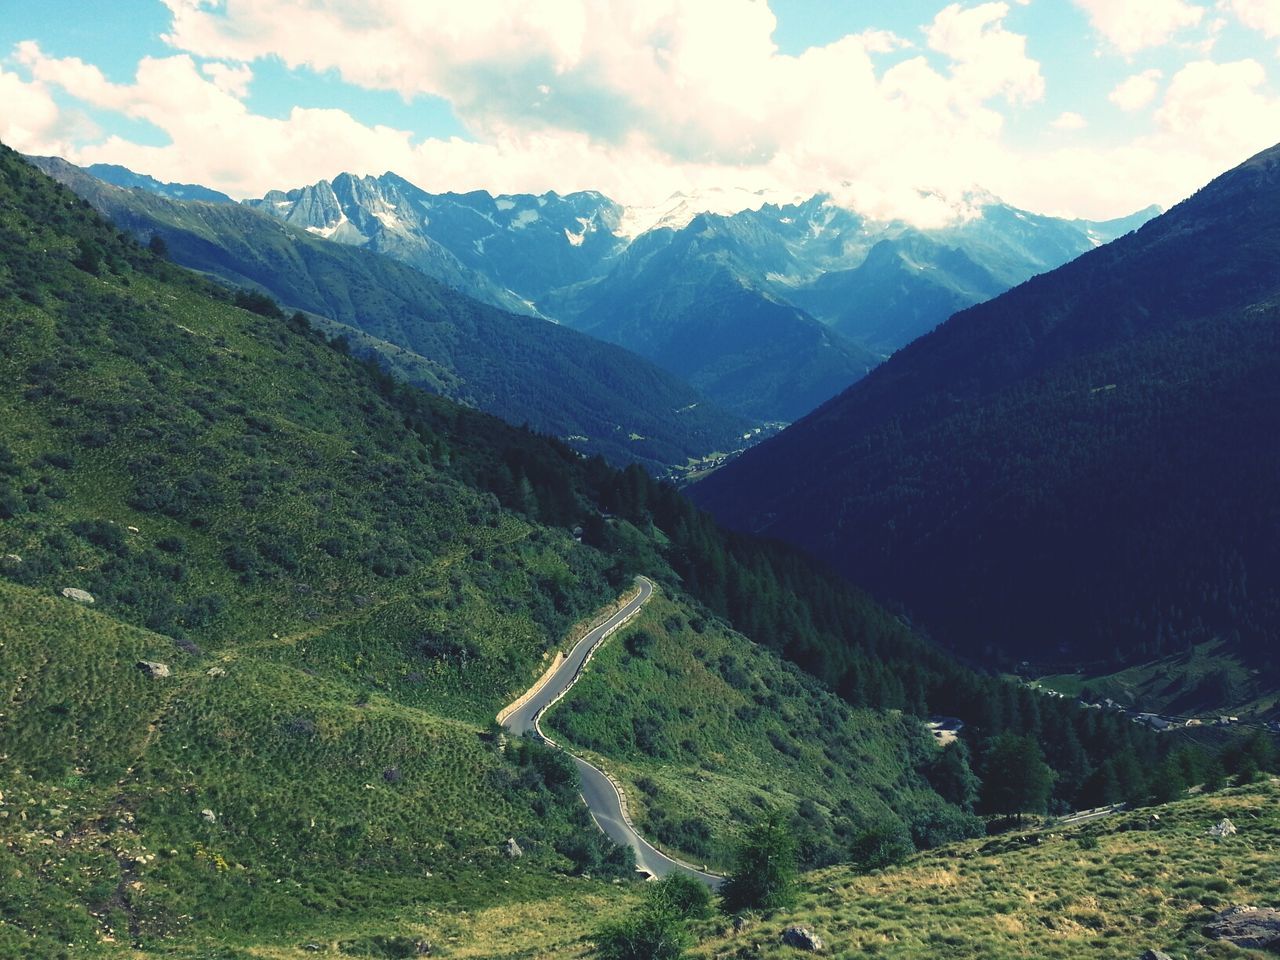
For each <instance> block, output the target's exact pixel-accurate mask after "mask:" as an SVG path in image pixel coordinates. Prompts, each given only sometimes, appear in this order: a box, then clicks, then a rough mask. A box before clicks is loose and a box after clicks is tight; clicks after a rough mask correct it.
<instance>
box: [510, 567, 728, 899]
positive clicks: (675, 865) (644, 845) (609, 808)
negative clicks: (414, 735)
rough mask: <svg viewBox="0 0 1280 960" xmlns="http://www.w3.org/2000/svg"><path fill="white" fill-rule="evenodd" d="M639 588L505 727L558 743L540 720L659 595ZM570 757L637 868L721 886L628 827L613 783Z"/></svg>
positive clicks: (587, 795) (586, 792)
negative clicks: (622, 628)
mask: <svg viewBox="0 0 1280 960" xmlns="http://www.w3.org/2000/svg"><path fill="white" fill-rule="evenodd" d="M636 586H637V587H639V589H640V592H639V594H638V595H637V596H636V597H635V598H633V599H632V600H631V601H630V602H629V603H627V605H626V606H624V607H623V608H622V609H621V610H619V611H618V612H617V613H616V614H614V615H613V616H612V617H610V618H609V619H608V620H607V621H605V622H604V623H602V624H600V626H598V627H596V628H595V629H594V630H592V631H591V632H590V633H588V634H587V635H586V636H585V637H583V638H582V639H581V640H579V641H578V642H577V643H576V644H575V645H574V648H573V650H572V651H570V653H569V655H568V656H567V657H566V658H565V660H564V662H563V663H562V664H561V665H560V667H559V668H558V669H557V670H556V672H555V673H554V674H553V675H552V676H551V678H550V680H548V682H547V683H546V685H545V686H544V687H543V688H542V689H541V690H539V691H538V692H537V693H536V694H534V695H533V696H532V697H530V698H529V700H528V702H527V703H525V704H523V705H522V706H521V707H520V708H519V709H517V710H514V711H512V713H511V714H510V715H509V716H508V717H507V718H506V719H505V720H504V721H503V723H502V725H503V726H504V727H506V729H507V730H508V731H509V732H510V733H512V734H514V735H515V736H523V735H524V734H526V733H533V734H534V735H535V736H538V737H541V738H542V739H543V740H547V742H548V743H554V741H551V740H549V739H548V738H547V737H546V736H545V735H544V734H543V733H542V730H541V729H540V728H539V726H538V721H539V719H540V718H541V716H542V714H543V713H544V712H545V711H546V710H547V708H548V707H550V706H551V705H552V704H554V703H555V702H556V701H557V700H559V699H560V698H561V697H563V696H564V695H565V693H567V692H568V690H569V688H570V687H572V686H573V685H574V683H576V682H577V680H578V677H579V676H580V675H581V673H582V669H583V668H584V667H585V666H586V663H587V660H588V659H589V658H590V656H591V653H592V651H593V650H595V648H596V647H597V646H599V645H600V643H601V642H603V641H604V639H605V638H606V637H607V636H609V634H611V633H613V632H614V631H615V630H617V629H618V628H619V627H620V626H622V624H623V623H625V622H626V621H627V620H629V619H631V617H633V616H635V615H636V614H637V613H639V612H640V608H641V607H643V606H644V605H645V603H646V602H647V601H648V600H649V598H650V597H651V596H653V584H652V583H651V582H650V581H649V580H647V579H646V578H644V577H637V578H636ZM570 756H571V757H573V762H574V763H575V764H576V765H577V767H578V773H579V774H581V776H582V799H583V800H584V801H586V804H587V809H588V810H590V811H591V816H592V818H593V819H594V820H595V822H596V825H597V826H599V827H600V829H601V830H603V831H604V832H605V834H606V835H608V836H609V837H610V838H611V839H612V840H613V841H614V842H615V843H619V844H626V845H627V846H629V847H630V848H631V849H632V850H634V851H635V854H636V866H637V867H639V868H640V869H641V870H643V871H645V872H646V873H649V874H651V875H653V876H655V877H665V876H666V875H667V874H669V873H677V872H678V873H686V874H688V875H690V876H692V877H696V878H697V879H699V880H701V881H702V882H703V883H705V884H707V885H708V886H709V887H712V888H713V889H714V888H718V887H719V886H720V884H721V883H722V882H723V879H724V878H723V877H717V876H714V875H713V874H709V873H703V872H702V871H701V870H697V869H694V868H693V867H691V866H689V865H687V864H683V863H680V862H679V861H677V860H673V859H671V858H670V857H668V856H667V855H666V854H664V853H662V852H660V851H659V850H657V849H655V848H654V846H653V845H652V844H651V843H649V842H648V841H647V840H645V839H644V837H642V836H640V834H638V833H636V831H635V830H633V829H632V828H631V826H630V825H629V824H628V823H627V818H626V817H625V816H624V814H623V812H622V798H621V797H620V796H619V794H618V790H617V788H616V787H615V786H614V785H613V782H612V781H611V780H610V779H609V778H608V777H607V776H606V775H605V774H604V772H603V771H601V770H600V769H599V768H597V767H595V766H593V765H592V764H590V763H588V762H587V761H585V760H583V759H582V758H580V757H575V756H573V754H570Z"/></svg>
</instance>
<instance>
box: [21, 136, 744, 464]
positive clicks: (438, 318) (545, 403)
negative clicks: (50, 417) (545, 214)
mask: <svg viewBox="0 0 1280 960" xmlns="http://www.w3.org/2000/svg"><path fill="white" fill-rule="evenodd" d="M35 162H36V163H37V164H38V165H40V166H41V168H42V169H44V170H46V171H47V172H49V173H52V174H53V175H55V176H57V177H58V178H59V179H60V180H62V181H63V182H64V183H67V184H68V185H69V186H71V187H72V188H73V189H75V190H76V191H78V192H79V193H80V195H81V196H83V197H85V198H86V199H88V200H89V201H90V202H91V203H92V204H93V205H94V206H95V208H96V209H98V210H99V211H100V212H101V213H103V214H104V215H105V216H107V217H108V218H109V219H111V220H112V221H113V222H114V223H116V225H117V226H119V227H120V228H121V229H124V230H128V231H129V232H131V233H133V234H134V235H136V236H139V237H142V238H144V239H147V238H150V237H152V236H155V235H157V234H158V235H159V236H160V237H161V238H162V239H163V241H164V243H165V246H166V248H167V250H168V255H169V256H170V257H172V258H173V259H174V261H175V262H177V263H180V264H182V265H184V266H187V267H191V268H193V269H197V270H200V271H203V272H206V273H209V274H212V275H214V276H217V277H221V278H223V279H224V280H228V281H230V282H232V283H235V284H238V285H244V286H249V287H251V288H256V289H260V290H265V291H267V292H268V293H270V294H271V295H272V296H273V297H275V298H276V299H278V300H279V301H280V302H281V303H283V304H285V305H286V306H287V307H288V308H289V309H299V310H304V311H307V312H309V313H312V314H315V315H318V316H320V317H324V318H327V319H328V320H331V321H335V322H336V323H340V324H344V325H347V326H350V327H354V328H356V329H358V330H360V331H362V332H363V333H364V334H367V335H369V336H370V337H373V338H375V339H376V340H378V341H382V344H369V345H367V349H369V350H370V351H372V352H375V353H376V354H377V355H378V356H379V357H380V358H381V359H382V361H383V362H385V363H386V364H387V365H388V366H389V367H390V368H391V369H393V370H395V371H397V372H398V373H402V374H404V375H406V376H407V377H408V378H409V382H411V383H415V384H416V385H419V386H422V387H424V388H426V389H430V390H433V391H435V392H438V393H441V394H443V395H445V396H448V397H450V398H452V399H455V400H460V401H462V402H465V403H467V404H469V405H472V406H475V407H478V408H480V409H482V410H486V411H488V412H491V413H495V414H497V415H498V416H501V417H503V418H505V419H507V420H508V421H510V422H513V423H529V424H530V425H531V426H532V427H533V428H534V429H537V430H540V431H543V432H546V433H549V434H552V435H554V436H558V437H562V438H571V439H572V442H574V443H575V444H576V445H578V446H579V447H581V448H582V449H583V450H585V451H587V452H590V453H596V452H599V453H603V454H605V455H606V456H608V457H609V458H610V459H612V460H614V461H616V462H624V463H625V462H631V461H638V462H642V463H645V464H646V465H648V466H649V467H650V468H651V469H662V468H664V467H665V466H667V465H670V464H683V463H684V462H685V461H686V460H687V459H688V458H689V457H692V456H701V455H703V454H706V453H709V452H712V451H715V450H731V449H735V448H736V447H737V446H739V445H740V444H741V437H742V435H743V434H744V433H745V432H746V430H747V428H748V424H747V422H746V421H744V420H742V419H740V418H738V417H736V416H733V415H730V414H728V413H727V412H724V411H722V410H719V409H717V408H716V407H714V406H713V405H711V404H708V403H706V402H705V401H703V399H702V397H701V396H700V395H699V394H697V393H695V392H694V391H692V390H690V389H689V388H688V387H687V386H685V385H684V384H683V383H681V382H680V381H678V380H677V379H676V378H674V377H673V376H671V375H670V374H667V373H664V372H663V371H661V370H659V369H657V368H655V367H654V366H653V365H652V364H650V363H648V362H647V361H645V360H643V359H641V358H639V357H636V356H634V355H633V354H630V353H628V352H626V351H624V350H620V349H618V348H617V347H615V346H612V345H609V344H604V343H601V342H599V341H598V340H595V339H592V338H590V337H587V336H583V335H582V334H579V333H576V332H574V331H572V330H569V329H566V328H564V327H559V326H556V325H555V324H550V323H547V322H546V321H543V320H538V319H535V318H530V317H523V316H515V315H512V314H508V313H503V312H501V311H499V310H496V309H494V308H492V307H489V306H486V305H484V304H480V303H477V302H476V301H474V300H471V299H469V298H467V297H464V296H462V295H460V294H458V293H456V292H454V291H452V290H449V289H447V288H445V287H443V286H442V285H441V284H439V283H437V282H433V281H431V280H430V279H428V278H426V277H425V276H424V275H423V274H422V273H420V272H419V271H417V270H413V269H411V268H409V267H407V266H405V265H402V264H400V263H398V262H396V261H394V260H392V259H389V258H387V257H383V256H379V255H376V254H374V253H371V252H368V251H364V250H357V249H351V248H349V247H345V246H342V245H340V244H336V243H329V242H326V241H324V240H321V239H318V238H315V237H312V236H309V235H307V234H306V233H304V232H302V231H299V230H295V229H294V228H292V227H288V226H285V225H283V224H280V223H278V222H277V221H275V220H273V219H271V218H269V217H266V216H263V215H261V214H259V213H257V212H255V211H253V210H249V209H246V208H244V207H242V206H237V205H218V206H214V205H209V204H186V203H180V202H176V201H171V200H166V199H163V198H160V197H156V196H151V195H148V194H144V193H140V192H133V191H125V190H120V189H117V188H114V187H111V186H107V185H104V184H102V183H101V182H100V181H98V180H96V179H94V178H91V177H87V176H85V175H84V174H83V173H82V172H81V171H78V170H77V169H76V168H74V167H72V166H71V165H69V164H66V163H65V162H63V161H59V160H52V159H46V160H37V161H35ZM331 332H334V333H337V332H340V331H339V330H337V329H333V328H331ZM387 344H391V345H394V347H396V348H399V349H398V350H397V349H394V348H392V347H389V346H387ZM355 345H356V346H359V345H360V344H359V343H356V344H355Z"/></svg>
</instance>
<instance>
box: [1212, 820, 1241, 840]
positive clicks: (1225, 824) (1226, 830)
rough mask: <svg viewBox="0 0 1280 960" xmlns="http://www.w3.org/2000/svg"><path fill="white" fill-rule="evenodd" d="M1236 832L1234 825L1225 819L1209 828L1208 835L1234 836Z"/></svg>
mask: <svg viewBox="0 0 1280 960" xmlns="http://www.w3.org/2000/svg"><path fill="white" fill-rule="evenodd" d="M1236 833H1237V831H1236V825H1235V824H1234V823H1232V822H1231V821H1230V820H1227V819H1224V820H1223V821H1222V822H1221V823H1219V824H1217V825H1216V826H1212V827H1210V828H1209V836H1211V837H1234V836H1235V835H1236Z"/></svg>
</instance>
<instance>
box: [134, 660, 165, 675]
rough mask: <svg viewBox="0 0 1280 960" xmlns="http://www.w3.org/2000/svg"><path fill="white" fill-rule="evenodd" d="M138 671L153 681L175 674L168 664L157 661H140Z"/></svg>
mask: <svg viewBox="0 0 1280 960" xmlns="http://www.w3.org/2000/svg"><path fill="white" fill-rule="evenodd" d="M138 669H139V670H141V671H142V672H143V673H145V674H146V675H147V676H148V677H151V678H152V679H153V680H161V679H163V678H164V677H168V676H171V675H172V673H173V671H172V670H170V669H169V665H168V664H167V663H157V662H156V661H155V660H139V661H138Z"/></svg>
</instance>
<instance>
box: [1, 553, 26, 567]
mask: <svg viewBox="0 0 1280 960" xmlns="http://www.w3.org/2000/svg"><path fill="white" fill-rule="evenodd" d="M4 562H5V563H12V564H14V565H17V564H19V563H21V562H22V557H20V556H18V555H17V554H16V553H6V554H5V555H4Z"/></svg>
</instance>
